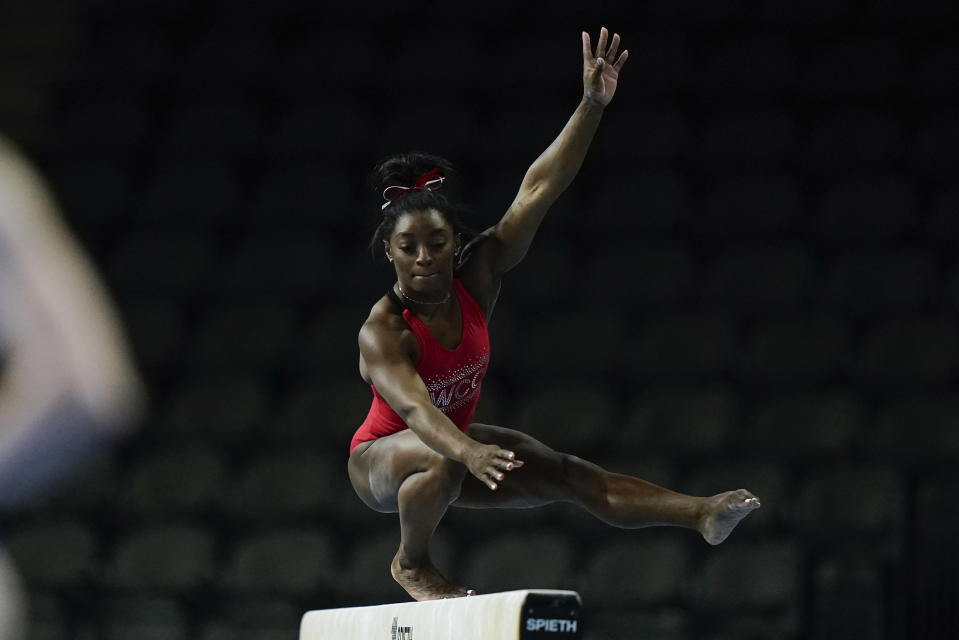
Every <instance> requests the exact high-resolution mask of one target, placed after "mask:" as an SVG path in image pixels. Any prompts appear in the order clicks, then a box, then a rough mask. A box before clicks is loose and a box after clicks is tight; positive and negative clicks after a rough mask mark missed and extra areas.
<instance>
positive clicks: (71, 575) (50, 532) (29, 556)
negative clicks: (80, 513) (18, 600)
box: [4, 520, 100, 589]
mask: <svg viewBox="0 0 959 640" xmlns="http://www.w3.org/2000/svg"><path fill="white" fill-rule="evenodd" d="M4 546H5V547H6V548H7V551H9V552H10V556H11V557H12V558H13V560H14V562H15V563H16V566H17V567H18V568H19V570H20V572H21V574H22V575H23V580H24V582H25V583H26V585H27V587H28V588H31V589H35V588H42V589H81V588H84V587H86V586H88V585H89V584H90V582H91V581H92V580H93V579H94V578H95V577H96V572H97V555H98V553H99V547H100V543H99V540H98V536H97V533H96V531H95V530H93V529H92V528H91V527H89V526H86V525H84V524H81V523H80V522H78V521H76V522H75V521H69V520H68V521H49V522H44V521H40V522H35V523H29V524H24V525H21V526H18V527H15V528H13V529H12V530H10V532H9V533H6V534H5V535H4Z"/></svg>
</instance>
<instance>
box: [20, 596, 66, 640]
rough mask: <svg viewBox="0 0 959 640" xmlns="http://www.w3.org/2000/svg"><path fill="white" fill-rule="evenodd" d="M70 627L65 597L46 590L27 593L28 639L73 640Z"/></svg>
mask: <svg viewBox="0 0 959 640" xmlns="http://www.w3.org/2000/svg"><path fill="white" fill-rule="evenodd" d="M71 627H72V620H71V616H70V612H69V606H68V603H67V602H66V598H62V597H58V596H56V595H55V594H53V593H46V592H33V593H31V594H30V595H29V616H28V621H27V634H28V635H27V638H28V639H29V640H74V639H73V637H72V634H71V632H72V628H71Z"/></svg>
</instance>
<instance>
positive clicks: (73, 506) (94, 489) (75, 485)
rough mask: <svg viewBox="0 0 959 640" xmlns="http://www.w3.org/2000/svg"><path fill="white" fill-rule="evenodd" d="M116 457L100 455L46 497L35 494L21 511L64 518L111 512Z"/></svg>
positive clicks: (114, 499)
mask: <svg viewBox="0 0 959 640" xmlns="http://www.w3.org/2000/svg"><path fill="white" fill-rule="evenodd" d="M117 459H118V456H117V455H116V454H115V453H112V452H104V453H102V454H101V455H100V456H99V457H98V458H96V459H94V460H93V461H91V462H90V463H89V464H88V465H85V466H84V465H81V466H80V468H78V469H77V470H76V471H75V472H74V473H73V475H71V476H69V480H68V481H67V482H66V484H65V485H60V486H59V487H57V488H55V489H54V490H53V491H52V492H51V493H49V494H47V495H38V496H37V497H36V498H35V499H34V500H31V501H30V502H28V503H27V504H26V505H24V509H25V510H27V511H32V510H33V509H34V508H35V509H37V510H38V511H40V512H41V513H47V514H51V515H53V514H56V515H58V516H64V515H67V514H94V513H101V514H102V513H104V512H109V511H111V510H113V509H114V508H115V506H116V504H117V493H118V487H119V486H120V481H119V477H120V472H119V464H118V461H117Z"/></svg>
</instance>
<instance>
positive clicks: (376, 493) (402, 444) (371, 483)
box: [347, 429, 442, 513]
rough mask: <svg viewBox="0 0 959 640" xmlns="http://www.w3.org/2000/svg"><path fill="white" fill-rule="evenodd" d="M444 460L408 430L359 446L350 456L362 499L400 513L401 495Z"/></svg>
mask: <svg viewBox="0 0 959 640" xmlns="http://www.w3.org/2000/svg"><path fill="white" fill-rule="evenodd" d="M440 460H442V456H441V455H440V454H438V453H436V452H435V451H433V450H432V449H430V448H429V447H427V446H426V445H425V444H423V441H422V440H420V438H419V436H417V435H416V434H415V433H413V432H412V431H410V430H409V429H405V430H403V431H399V432H397V433H394V434H392V435H388V436H385V437H383V438H379V439H377V440H373V441H372V442H370V443H363V444H361V445H359V446H358V447H357V448H356V449H355V450H354V451H353V455H351V456H350V460H349V463H348V465H347V469H348V471H349V475H350V482H351V483H352V484H353V488H354V489H355V490H356V493H357V495H359V497H360V499H361V500H363V502H365V503H366V505H367V506H368V507H370V508H371V509H374V510H376V511H381V512H385V513H393V512H395V511H397V508H398V507H397V493H398V492H399V490H400V486H401V485H402V484H403V481H404V480H406V479H407V478H408V477H410V476H411V475H412V474H414V473H419V472H421V471H427V470H429V469H435V468H436V466H437V464H438V463H439V461H440Z"/></svg>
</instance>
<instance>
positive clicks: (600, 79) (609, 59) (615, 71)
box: [583, 27, 629, 107]
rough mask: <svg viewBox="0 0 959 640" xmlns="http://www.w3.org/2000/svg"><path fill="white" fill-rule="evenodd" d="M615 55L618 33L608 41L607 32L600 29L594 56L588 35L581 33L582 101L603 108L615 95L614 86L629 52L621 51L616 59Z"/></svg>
mask: <svg viewBox="0 0 959 640" xmlns="http://www.w3.org/2000/svg"><path fill="white" fill-rule="evenodd" d="M607 44H608V46H607ZM617 53H619V34H618V33H614V34H613V39H612V40H609V31H607V30H606V27H603V28H602V29H600V32H599V42H597V43H596V52H595V55H594V54H593V46H592V43H591V42H590V39H589V34H588V33H587V32H585V31H584V32H583V98H584V99H586V100H588V101H589V102H592V103H593V104H599V105H601V106H603V107H605V106H606V105H608V104H609V102H610V100H612V99H613V94H615V93H616V84H617V83H618V82H619V72H620V71H621V70H622V68H623V65H624V64H626V59H627V58H628V57H629V51H623V52H622V53H620V54H619V57H618V58H617V57H616V54H617Z"/></svg>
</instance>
